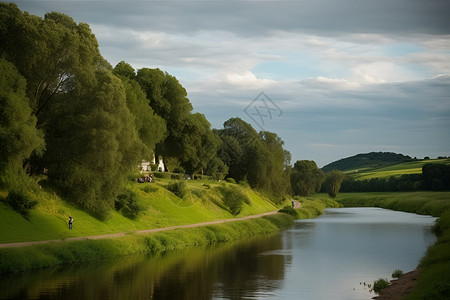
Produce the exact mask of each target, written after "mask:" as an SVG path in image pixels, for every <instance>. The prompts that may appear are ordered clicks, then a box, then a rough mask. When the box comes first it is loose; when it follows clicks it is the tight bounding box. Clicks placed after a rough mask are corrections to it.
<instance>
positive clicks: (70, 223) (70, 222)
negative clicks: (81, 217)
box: [69, 216, 73, 229]
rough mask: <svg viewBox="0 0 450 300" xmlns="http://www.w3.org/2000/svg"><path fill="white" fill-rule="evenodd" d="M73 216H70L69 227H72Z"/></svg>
mask: <svg viewBox="0 0 450 300" xmlns="http://www.w3.org/2000/svg"><path fill="white" fill-rule="evenodd" d="M72 223H73V218H72V216H69V229H72Z"/></svg>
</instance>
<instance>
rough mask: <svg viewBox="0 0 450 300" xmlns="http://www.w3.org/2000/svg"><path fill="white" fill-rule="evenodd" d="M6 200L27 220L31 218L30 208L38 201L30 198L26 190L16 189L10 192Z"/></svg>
mask: <svg viewBox="0 0 450 300" xmlns="http://www.w3.org/2000/svg"><path fill="white" fill-rule="evenodd" d="M5 202H6V203H7V204H9V205H10V206H11V207H12V208H13V209H14V210H15V211H16V212H18V213H19V214H21V215H22V216H23V217H24V218H25V219H26V220H29V218H30V210H31V209H33V208H34V207H35V206H36V205H37V201H36V200H32V199H30V198H29V197H28V196H27V195H26V194H25V193H24V192H19V191H14V190H13V191H10V192H9V194H8V196H7V197H6V199H5Z"/></svg>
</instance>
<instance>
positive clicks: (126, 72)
mask: <svg viewBox="0 0 450 300" xmlns="http://www.w3.org/2000/svg"><path fill="white" fill-rule="evenodd" d="M113 73H114V75H116V76H119V77H120V76H123V77H126V78H128V79H135V78H136V71H135V70H134V68H133V67H132V66H131V65H130V64H128V63H126V62H124V61H123V60H122V61H121V62H119V63H118V64H117V65H116V66H115V67H114V70H113Z"/></svg>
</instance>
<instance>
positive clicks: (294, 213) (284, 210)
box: [278, 205, 298, 218]
mask: <svg viewBox="0 0 450 300" xmlns="http://www.w3.org/2000/svg"><path fill="white" fill-rule="evenodd" d="M278 212H282V213H285V214H288V215H291V216H293V217H295V218H298V212H297V211H296V210H295V209H293V208H292V206H289V205H287V206H285V207H283V208H282V209H280V210H279V211H278Z"/></svg>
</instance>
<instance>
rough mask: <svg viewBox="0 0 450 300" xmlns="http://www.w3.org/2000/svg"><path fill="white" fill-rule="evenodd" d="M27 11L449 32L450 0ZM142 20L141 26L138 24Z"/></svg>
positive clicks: (171, 28) (163, 22) (126, 19)
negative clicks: (449, 14)
mask: <svg viewBox="0 0 450 300" xmlns="http://www.w3.org/2000/svg"><path fill="white" fill-rule="evenodd" d="M17 3H19V6H20V7H21V8H22V9H25V10H31V12H33V11H39V12H40V13H41V14H43V13H45V11H61V12H64V13H67V14H69V15H71V16H72V17H74V18H75V19H76V20H77V21H83V22H87V23H93V22H102V23H107V24H110V25H115V26H118V27H128V28H132V27H136V26H140V28H141V29H142V30H145V29H147V30H155V31H164V32H184V33H189V32H191V33H192V32H197V31H202V30H224V31H232V32H235V33H238V34H241V35H243V36H248V37H251V36H254V35H265V34H268V33H269V32H270V31H273V30H280V31H302V32H306V33H312V34H317V33H320V34H322V35H334V34H341V33H345V34H348V33H385V34H393V35H396V34H408V33H425V34H438V35H441V34H449V33H450V22H448V12H449V11H450V2H449V1H446V0H428V1H424V0H396V1H366V0H323V1H312V0H300V1H166V2H164V1H92V2H88V1H18V2H17ZM138 24H139V25H138Z"/></svg>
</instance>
